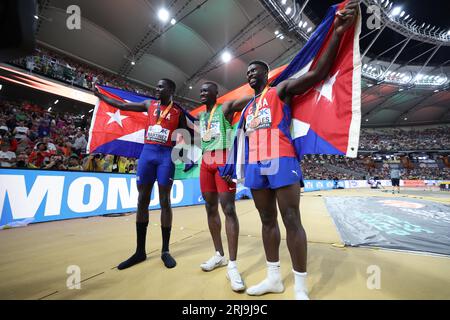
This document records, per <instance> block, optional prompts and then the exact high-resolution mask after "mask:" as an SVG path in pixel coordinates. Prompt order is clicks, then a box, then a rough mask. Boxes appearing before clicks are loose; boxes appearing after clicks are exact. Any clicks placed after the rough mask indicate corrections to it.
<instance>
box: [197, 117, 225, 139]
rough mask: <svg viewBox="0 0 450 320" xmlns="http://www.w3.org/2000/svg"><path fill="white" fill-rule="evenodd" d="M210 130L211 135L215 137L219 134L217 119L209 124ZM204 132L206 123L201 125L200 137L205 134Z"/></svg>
mask: <svg viewBox="0 0 450 320" xmlns="http://www.w3.org/2000/svg"><path fill="white" fill-rule="evenodd" d="M209 130H210V132H211V137H213V138H216V137H218V136H220V123H219V122H218V121H213V122H211V126H210V128H209ZM205 132H206V125H204V124H202V125H201V135H202V137H203V136H204V135H205Z"/></svg>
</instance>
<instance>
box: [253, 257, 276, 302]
mask: <svg viewBox="0 0 450 320" xmlns="http://www.w3.org/2000/svg"><path fill="white" fill-rule="evenodd" d="M283 291H284V286H283V282H282V281H281V273H280V262H279V261H277V262H269V261H267V278H266V279H264V280H263V281H261V282H260V283H258V284H257V285H255V286H252V287H250V288H248V289H247V294H249V295H251V296H260V295H263V294H265V293H269V292H274V293H280V292H283Z"/></svg>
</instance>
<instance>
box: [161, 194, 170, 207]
mask: <svg viewBox="0 0 450 320" xmlns="http://www.w3.org/2000/svg"><path fill="white" fill-rule="evenodd" d="M159 205H160V206H161V208H163V209H167V208H170V196H169V195H167V194H160V196H159Z"/></svg>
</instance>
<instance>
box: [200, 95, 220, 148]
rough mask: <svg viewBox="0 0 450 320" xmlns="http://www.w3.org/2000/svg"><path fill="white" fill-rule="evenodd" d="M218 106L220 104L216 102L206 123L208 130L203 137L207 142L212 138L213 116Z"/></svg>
mask: <svg viewBox="0 0 450 320" xmlns="http://www.w3.org/2000/svg"><path fill="white" fill-rule="evenodd" d="M217 106H218V105H217V103H216V104H215V105H214V107H213V109H212V110H211V113H210V114H209V120H208V122H207V123H206V131H205V133H204V134H203V137H202V139H203V141H205V142H209V141H211V139H212V132H211V121H212V118H213V116H214V113H215V112H216V109H217Z"/></svg>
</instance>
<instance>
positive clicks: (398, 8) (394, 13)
mask: <svg viewBox="0 0 450 320" xmlns="http://www.w3.org/2000/svg"><path fill="white" fill-rule="evenodd" d="M400 12H402V7H395V8H394V9H392V12H391V14H392V16H393V17H396V16H398V15H399V14H400Z"/></svg>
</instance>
